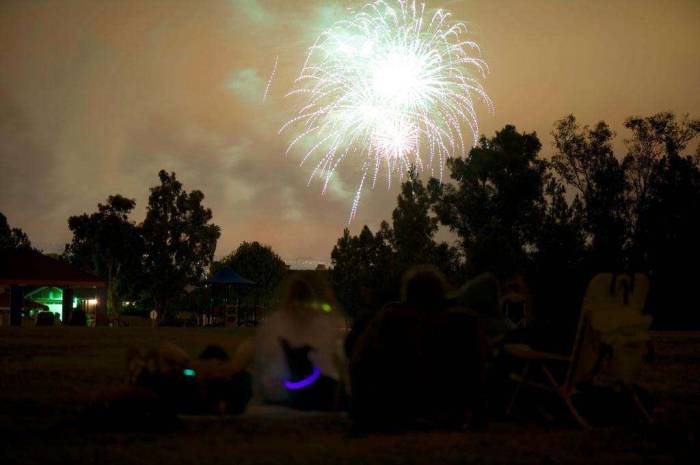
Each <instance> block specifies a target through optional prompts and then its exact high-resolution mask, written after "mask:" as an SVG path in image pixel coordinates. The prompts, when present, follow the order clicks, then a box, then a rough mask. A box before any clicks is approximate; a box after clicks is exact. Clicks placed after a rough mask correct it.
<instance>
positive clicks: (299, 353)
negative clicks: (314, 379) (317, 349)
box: [279, 337, 314, 381]
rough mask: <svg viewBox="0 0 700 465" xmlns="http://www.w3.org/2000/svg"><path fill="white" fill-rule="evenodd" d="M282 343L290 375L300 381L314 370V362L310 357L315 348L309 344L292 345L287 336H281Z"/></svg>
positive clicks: (294, 379) (293, 379) (292, 378)
mask: <svg viewBox="0 0 700 465" xmlns="http://www.w3.org/2000/svg"><path fill="white" fill-rule="evenodd" d="M279 342H280V345H282V349H283V350H284V355H285V357H286V359H287V365H288V366H289V375H290V377H291V380H292V381H298V380H300V379H302V378H305V377H307V376H308V375H309V374H310V373H311V372H312V371H313V364H312V363H311V360H310V359H309V352H312V351H313V350H314V348H313V347H311V346H309V345H303V346H301V347H292V346H291V344H290V343H289V341H287V340H286V339H285V338H283V337H281V338H279Z"/></svg>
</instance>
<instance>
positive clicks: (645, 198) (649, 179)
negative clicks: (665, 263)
mask: <svg viewBox="0 0 700 465" xmlns="http://www.w3.org/2000/svg"><path fill="white" fill-rule="evenodd" d="M625 127H626V128H627V129H629V130H631V131H632V136H631V137H630V138H629V139H625V144H626V145H627V156H626V157H625V164H626V165H627V166H628V169H627V175H628V178H629V183H630V186H631V197H632V206H631V222H632V227H633V233H632V255H633V260H634V265H633V266H634V267H636V268H639V269H644V268H645V267H646V266H647V265H648V264H647V260H648V257H646V251H645V248H644V246H643V245H642V244H641V243H640V242H641V241H644V239H643V237H642V236H643V235H644V234H645V233H644V231H643V228H642V227H641V225H640V221H644V219H643V218H642V217H644V216H645V215H646V216H648V215H649V214H650V210H649V208H650V207H651V206H650V205H649V203H650V202H653V203H655V204H658V202H659V199H658V198H656V199H650V190H653V189H654V187H653V183H654V182H655V181H660V182H661V183H663V182H665V179H664V178H663V176H664V175H669V174H670V173H671V172H670V171H668V170H669V168H670V165H669V159H670V158H672V157H678V156H681V155H682V152H683V151H684V150H685V149H686V148H687V146H688V144H689V143H690V142H691V141H692V140H693V139H694V138H695V137H697V136H698V134H700V121H698V120H689V119H688V116H687V115H686V116H685V117H684V118H683V119H682V120H680V121H678V120H676V117H675V115H674V114H673V113H657V114H655V115H652V116H649V117H645V118H642V117H632V118H628V119H627V120H626V121H625ZM698 155H700V145H699V146H698ZM696 163H697V161H696ZM674 165H677V161H676V162H674ZM679 188H680V189H681V190H682V189H683V186H679ZM661 191H663V188H661ZM659 193H660V191H658V190H657V192H656V194H657V195H659ZM652 210H653V209H652ZM646 221H647V223H648V222H649V221H648V219H647V220H646ZM647 245H649V244H647Z"/></svg>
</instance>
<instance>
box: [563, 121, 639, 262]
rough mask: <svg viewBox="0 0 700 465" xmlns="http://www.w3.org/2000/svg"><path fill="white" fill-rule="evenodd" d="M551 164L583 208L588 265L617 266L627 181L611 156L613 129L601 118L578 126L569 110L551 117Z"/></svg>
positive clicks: (625, 216)
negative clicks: (590, 124)
mask: <svg viewBox="0 0 700 465" xmlns="http://www.w3.org/2000/svg"><path fill="white" fill-rule="evenodd" d="M552 136H553V137H554V147H555V150H556V152H555V155H554V156H553V157H552V167H553V168H554V170H555V171H556V172H557V173H558V174H559V175H560V176H561V177H562V179H563V180H564V181H565V182H566V183H567V184H568V185H570V186H572V187H573V189H574V193H575V195H576V198H577V199H578V201H579V202H580V203H579V205H580V206H581V207H582V208H583V212H582V213H583V217H584V226H585V228H586V231H587V233H588V235H589V238H590V241H591V246H590V254H589V264H588V267H589V268H591V269H592V270H595V271H602V270H615V271H616V270H620V269H622V267H623V266H624V248H625V245H626V240H627V237H628V227H629V221H628V214H627V213H628V212H627V210H628V202H627V193H628V183H627V179H626V172H625V165H624V164H623V163H620V161H619V160H618V159H617V158H615V155H614V153H613V149H612V139H613V138H614V133H613V131H612V130H611V129H610V127H609V126H608V125H607V124H606V123H605V122H602V121H601V122H599V123H598V124H597V125H596V126H595V127H593V128H590V127H588V126H583V127H580V126H579V125H578V123H577V122H576V118H575V117H574V116H573V115H569V116H567V117H565V118H563V119H561V120H559V121H557V122H556V123H555V129H554V131H553V132H552Z"/></svg>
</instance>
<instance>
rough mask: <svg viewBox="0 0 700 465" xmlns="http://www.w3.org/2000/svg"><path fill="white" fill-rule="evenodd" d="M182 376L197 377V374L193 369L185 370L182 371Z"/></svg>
mask: <svg viewBox="0 0 700 465" xmlns="http://www.w3.org/2000/svg"><path fill="white" fill-rule="evenodd" d="M182 374H183V375H185V376H196V375H197V372H196V371H194V370H193V369H191V368H185V369H184V370H182Z"/></svg>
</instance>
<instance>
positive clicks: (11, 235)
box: [0, 213, 32, 251]
mask: <svg viewBox="0 0 700 465" xmlns="http://www.w3.org/2000/svg"><path fill="white" fill-rule="evenodd" d="M31 248H32V243H31V241H30V240H29V236H27V234H26V233H25V232H24V231H22V230H21V229H20V228H11V227H10V225H9V223H8V222H7V217H6V216H5V215H3V214H2V213H0V251H2V250H18V249H31Z"/></svg>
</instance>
